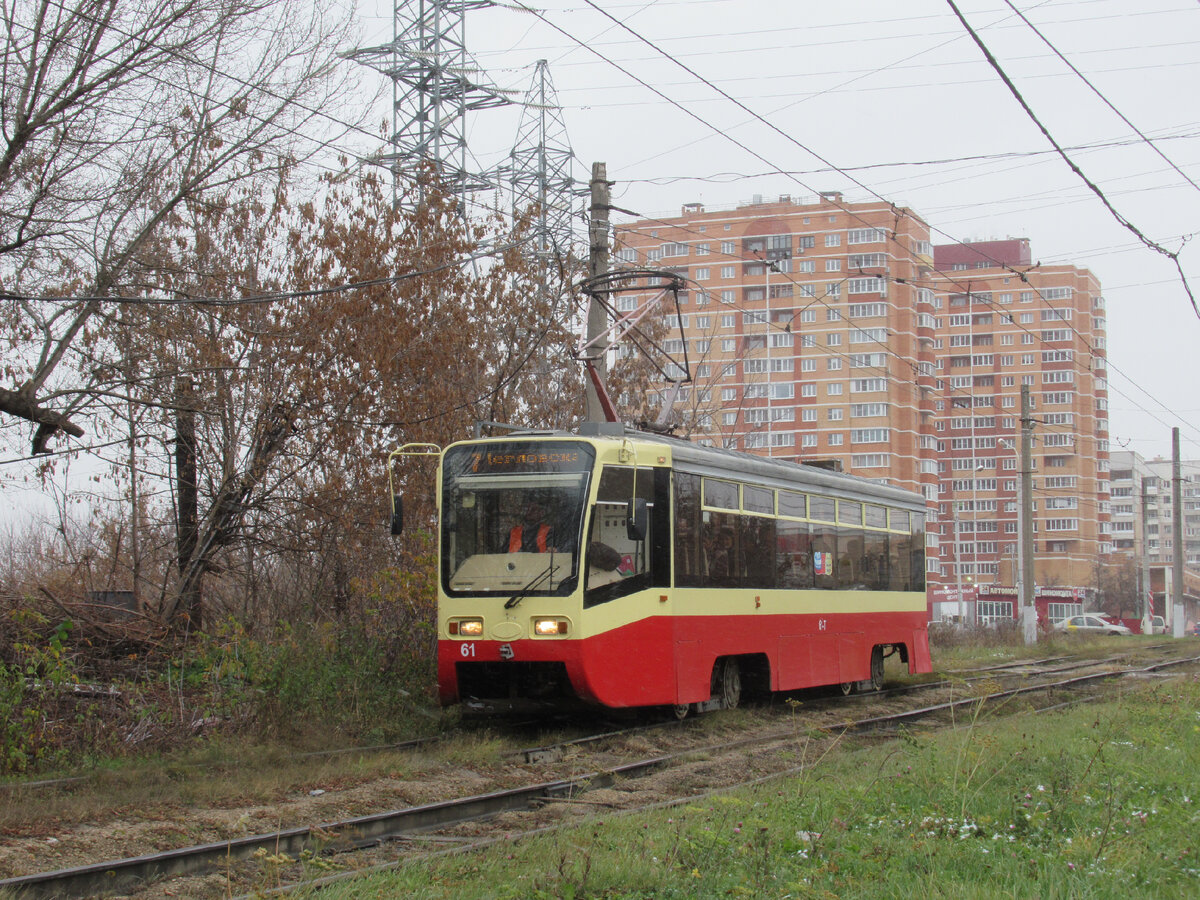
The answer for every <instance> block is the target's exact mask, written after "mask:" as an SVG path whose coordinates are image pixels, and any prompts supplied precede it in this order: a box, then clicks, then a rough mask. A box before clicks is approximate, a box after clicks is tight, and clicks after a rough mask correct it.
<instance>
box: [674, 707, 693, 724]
mask: <svg viewBox="0 0 1200 900" xmlns="http://www.w3.org/2000/svg"><path fill="white" fill-rule="evenodd" d="M691 708H692V707H691V704H688V703H676V704H675V705H674V706H672V707H671V712H673V713H674V714H675V718H676V719H677V720H679V721H680V722H682V721H683V720H684V719H686V718H687V715H688V711H689V710H690V709H691Z"/></svg>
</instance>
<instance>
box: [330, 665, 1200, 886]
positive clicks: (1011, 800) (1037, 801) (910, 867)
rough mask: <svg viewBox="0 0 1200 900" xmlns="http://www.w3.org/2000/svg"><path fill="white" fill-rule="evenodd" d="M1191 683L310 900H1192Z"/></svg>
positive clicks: (843, 755)
mask: <svg viewBox="0 0 1200 900" xmlns="http://www.w3.org/2000/svg"><path fill="white" fill-rule="evenodd" d="M1198 772H1200V679H1197V678H1195V677H1191V678H1189V679H1185V680H1176V681H1168V682H1162V683H1158V684H1156V685H1153V686H1142V687H1137V688H1135V689H1133V690H1130V691H1129V692H1128V693H1127V694H1125V695H1124V696H1123V697H1121V698H1120V699H1117V700H1114V701H1111V702H1106V703H1104V704H1102V705H1097V704H1092V705H1088V706H1086V707H1080V708H1077V709H1072V710H1067V711H1063V712H1056V713H1051V714H1046V715H1043V716H1036V717H1032V716H1022V717H1010V718H1002V719H995V720H990V719H984V718H977V717H970V716H968V717H966V718H965V719H964V720H961V721H960V724H959V725H958V726H956V727H955V728H953V729H951V730H947V731H943V732H940V733H937V734H929V735H925V734H910V735H907V736H905V737H903V738H902V739H900V740H898V741H895V742H890V744H889V745H888V746H876V747H872V748H868V749H852V748H849V747H847V748H845V750H844V751H843V752H839V753H834V754H830V755H829V756H827V757H826V758H825V759H823V760H822V761H821V762H820V765H818V766H817V767H815V768H814V769H813V770H811V771H810V773H809V774H807V775H806V776H805V777H802V778H793V779H791V780H788V781H781V782H778V783H775V784H771V785H769V786H764V787H761V788H758V789H750V790H742V791H738V792H734V793H729V794H724V795H720V796H718V797H716V798H711V799H706V800H703V801H699V802H695V803H692V804H690V805H687V806H683V807H677V808H675V809H672V810H664V811H659V812H655V813H646V814H635V815H630V816H615V817H614V816H609V817H604V818H589V819H588V820H587V821H586V822H585V823H584V824H582V825H578V826H574V827H570V828H564V829H562V830H559V831H556V832H553V833H550V834H547V835H542V836H540V837H537V838H530V839H527V840H523V841H520V842H516V843H504V844H501V845H499V846H498V847H495V848H493V849H491V850H488V851H482V852H474V853H469V854H461V855H453V856H448V857H441V858H438V859H434V860H429V861H425V862H420V863H411V864H408V865H405V866H404V867H402V868H399V869H397V870H394V871H392V872H388V873H384V874H376V875H373V876H370V877H364V878H361V879H357V880H354V881H350V882H344V883H341V884H339V885H336V886H333V887H327V888H325V889H324V890H323V891H322V892H321V893H320V895H319V896H320V897H321V898H322V900H327V898H332V900H360V898H375V897H391V896H404V897H413V898H430V900H434V898H439V900H440V898H456V900H459V898H462V900H468V898H517V897H521V898H524V897H533V898H539V897H545V898H549V897H556V898H568V897H569V898H575V897H602V898H651V897H653V898H674V897H680V898H683V897H780V898H782V897H800V898H834V897H837V898H864V900H866V898H869V900H877V898H878V897H881V896H913V895H918V896H921V897H923V898H996V897H1021V898H1024V897H1039V898H1043V900H1049V898H1108V897H1112V898H1121V900H1129V898H1159V897H1164V898H1166V897H1171V898H1173V897H1184V896H1196V895H1198V894H1200V850H1198V849H1197V848H1198V844H1197V842H1196V840H1195V834H1196V831H1197V827H1198V826H1200V779H1197V777H1196V774H1197V773H1198Z"/></svg>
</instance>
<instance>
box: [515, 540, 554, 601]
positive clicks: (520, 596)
mask: <svg viewBox="0 0 1200 900" xmlns="http://www.w3.org/2000/svg"><path fill="white" fill-rule="evenodd" d="M553 572H554V551H553V550H551V551H550V565H548V566H546V570H545V571H544V572H542V573H541V574H540V575H538V576H537V577H536V578H534V579H533V581H531V582H529V584H527V585H525V587H523V588H521V589H520V590H519V591H517V592H516V593H515V594H513V595H512V596H511V597H509V598H508V599H507V600H505V601H504V608H505V609H512V608H513V607H514V606H516V605H517V604H518V603H520V602H521V601H522V600H524V599H525V598H526V597H528V596H529V592H530V591H532V590H533V589H534V588H535V587H537V586H538V585H539V584H540V583H541V581H542V579H543V578H545V577H546V576H547V575H552V573H553Z"/></svg>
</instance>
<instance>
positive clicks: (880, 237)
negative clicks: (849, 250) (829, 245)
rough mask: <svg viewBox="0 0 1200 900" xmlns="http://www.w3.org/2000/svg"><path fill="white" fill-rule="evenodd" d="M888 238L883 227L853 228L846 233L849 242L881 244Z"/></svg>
mask: <svg viewBox="0 0 1200 900" xmlns="http://www.w3.org/2000/svg"><path fill="white" fill-rule="evenodd" d="M887 239H888V233H887V232H886V231H884V230H883V229H882V228H852V229H850V231H849V232H847V234H846V243H848V244H879V243H883V242H884V241H886V240H887Z"/></svg>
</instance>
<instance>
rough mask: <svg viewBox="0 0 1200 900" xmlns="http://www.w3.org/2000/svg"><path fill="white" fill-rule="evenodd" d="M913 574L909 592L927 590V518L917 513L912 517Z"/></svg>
mask: <svg viewBox="0 0 1200 900" xmlns="http://www.w3.org/2000/svg"><path fill="white" fill-rule="evenodd" d="M911 553H912V574H911V575H910V576H909V588H908V589H909V590H910V591H923V590H925V517H924V516H923V515H921V514H920V513H915V514H914V515H913V517H912V550H911Z"/></svg>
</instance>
